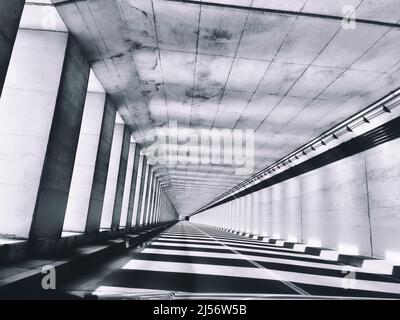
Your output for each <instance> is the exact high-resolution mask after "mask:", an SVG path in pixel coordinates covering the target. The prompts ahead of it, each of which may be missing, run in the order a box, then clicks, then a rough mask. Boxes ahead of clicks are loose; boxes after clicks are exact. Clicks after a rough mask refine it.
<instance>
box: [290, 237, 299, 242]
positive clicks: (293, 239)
mask: <svg viewBox="0 0 400 320" xmlns="http://www.w3.org/2000/svg"><path fill="white" fill-rule="evenodd" d="M288 241H289V242H297V237H296V236H289V237H288Z"/></svg>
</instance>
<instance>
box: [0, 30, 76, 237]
mask: <svg viewBox="0 0 400 320" xmlns="http://www.w3.org/2000/svg"><path fill="white" fill-rule="evenodd" d="M67 42H68V35H67V34H66V33H55V32H44V31H33V30H20V31H19V32H18V35H17V38H16V41H15V46H14V52H13V55H12V58H11V62H10V66H9V70H8V73H7V78H6V83H5V86H4V89H3V93H2V96H1V99H0V135H1V137H0V181H1V183H0V202H1V204H2V205H1V206H2V210H1V212H0V218H1V219H0V220H1V224H0V233H2V234H8V235H10V236H15V237H21V238H28V236H29V231H30V228H31V223H32V216H33V212H34V210H35V203H36V198H37V193H38V188H39V182H40V177H41V174H42V168H43V162H44V159H45V156H46V148H47V145H48V141H49V133H50V128H51V126H52V122H53V114H54V111H55V108H56V103H57V97H58V92H59V89H60V81H61V78H62V77H66V73H65V72H64V73H63V62H64V59H65V52H66V47H67ZM26 70H30V71H29V72H26ZM78 92H79V91H78ZM74 95H75V94H74ZM60 100H61V98H60ZM32 110H34V112H32Z"/></svg>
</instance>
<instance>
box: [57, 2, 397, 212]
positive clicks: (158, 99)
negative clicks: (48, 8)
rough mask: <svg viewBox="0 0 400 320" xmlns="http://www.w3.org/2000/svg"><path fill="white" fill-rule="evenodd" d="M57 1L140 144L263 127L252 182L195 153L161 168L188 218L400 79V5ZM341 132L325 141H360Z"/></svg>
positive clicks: (256, 142)
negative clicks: (159, 132) (166, 131)
mask: <svg viewBox="0 0 400 320" xmlns="http://www.w3.org/2000/svg"><path fill="white" fill-rule="evenodd" d="M52 2H53V3H54V4H55V6H56V8H57V10H58V12H59V14H60V16H61V18H62V19H63V21H64V22H65V24H66V25H67V27H68V29H69V30H70V31H71V33H72V34H73V35H74V37H75V38H76V39H77V40H78V42H79V44H80V46H81V48H82V49H83V50H84V52H85V54H86V56H87V58H88V60H89V61H90V62H91V64H92V67H93V70H94V72H95V73H96V75H97V77H98V78H99V80H100V82H101V83H102V85H103V87H104V89H105V90H106V91H107V92H108V93H109V94H110V97H111V99H112V101H113V103H114V104H115V106H116V107H117V108H118V111H119V113H120V114H121V116H122V118H123V119H124V121H125V123H127V124H128V125H129V127H130V129H132V131H133V136H134V139H135V141H137V142H138V143H139V144H140V145H141V147H147V146H149V145H151V143H152V142H151V141H150V142H149V141H147V140H146V135H148V134H149V132H151V130H153V129H155V128H159V127H168V126H169V125H170V123H171V121H177V122H178V126H179V128H191V129H206V130H210V129H218V130H219V129H252V130H254V150H255V153H254V172H251V173H248V174H246V175H236V174H235V170H236V167H235V166H233V165H231V164H224V163H222V164H214V163H197V164H195V163H190V162H188V161H184V160H185V157H183V159H181V158H180V159H179V161H178V163H174V164H168V163H166V164H157V165H155V166H154V170H156V172H157V175H158V176H159V177H160V179H161V180H162V181H163V182H162V184H163V186H165V187H166V191H167V193H168V196H169V198H170V199H171V201H172V202H173V203H174V206H175V207H176V209H177V210H178V212H179V213H180V214H181V215H187V214H191V213H193V212H196V211H197V210H198V209H199V208H204V207H205V206H206V205H207V204H209V203H212V202H213V200H214V199H215V197H216V196H217V195H219V194H223V193H224V192H225V191H226V190H232V188H234V187H235V186H237V185H238V184H239V183H241V182H243V181H246V179H248V178H250V177H252V176H253V175H254V173H256V172H261V170H263V169H264V168H270V169H271V170H272V168H271V166H272V165H273V164H278V161H279V160H280V159H283V158H284V157H285V156H286V155H288V154H290V153H291V152H292V151H293V150H297V149H298V148H299V147H300V146H302V145H305V144H306V143H307V142H309V141H311V140H312V139H314V138H315V137H318V136H320V135H321V134H322V133H323V132H325V131H326V129H327V128H331V127H334V126H335V125H337V124H339V123H341V122H343V121H344V120H346V119H348V118H349V117H351V116H352V115H354V114H356V113H358V112H360V111H361V110H364V109H365V108H366V107H367V106H370V105H372V104H373V103H374V102H376V101H378V100H379V99H382V97H385V96H387V94H388V92H392V91H394V90H396V89H398V83H399V81H400V72H399V71H400V64H399V62H400V47H399V46H398V45H397V44H398V43H399V42H400V25H399V19H400V18H399V17H398V16H397V12H399V6H400V3H399V1H398V0H387V1H372V0H364V1H361V0H354V1H350V4H349V3H347V2H346V1H345V2H343V1H325V0H312V1H310V0H309V1H306V0H287V1H283V0H282V1H264V0H253V1H251V0H243V1H223V0H222V1H208V2H205V1H201V2H200V1H167V0H119V1H110V0H96V1H89V0H86V1H72V0H68V1H65V0H64V1H63V0H53V1H52ZM238 5H239V6H238ZM344 5H347V11H345V12H344V11H343V8H344ZM349 6H352V8H354V9H356V18H357V20H356V21H353V22H355V28H350V29H349V28H345V27H343V23H342V22H343V21H342V18H343V17H344V16H346V17H347V16H348V15H349V14H350V15H351V14H352V12H351V11H349V10H348V9H349ZM104 17H107V19H105V18H104ZM366 116H368V115H366ZM371 123H372V121H371ZM360 128H361V127H360ZM353 131H354V134H356V130H353ZM335 135H336V136H337V137H338V138H339V139H334V140H338V141H336V142H335V141H334V140H333V141H328V140H329V139H331V138H332V137H333V135H331V138H329V139H328V140H326V139H323V140H322V141H323V142H324V143H325V144H326V145H327V146H329V147H330V146H333V145H334V143H339V142H342V141H344V139H345V136H346V135H349V136H351V135H352V133H346V134H345V135H341V136H340V137H339V136H338V134H336V133H335ZM325 138H326V137H325ZM320 144H322V142H321V143H313V144H312V146H313V147H314V148H315V149H316V150H318V149H319V150H323V148H326V146H324V145H323V144H322V146H321V145H320ZM305 152H306V153H307V154H308V155H307V156H304V157H309V156H311V154H313V152H315V151H312V152H311V153H310V152H307V151H305ZM318 152H319V151H318ZM314 154H315V153H314ZM300 159H301V158H300ZM303 159H305V158H303ZM295 160H296V161H297V159H295ZM295 160H293V159H292V158H290V161H292V164H290V165H293V163H295ZM300 161H303V160H300ZM287 162H288V159H287V160H286V162H285V166H284V167H288V166H289V164H288V163H287ZM281 165H283V163H281V164H279V167H280V168H279V169H278V168H277V166H276V168H275V171H276V170H282V168H281ZM264 173H265V172H264ZM265 177H266V176H265ZM255 182H256V181H254V183H255ZM194 186H195V187H194ZM229 194H231V192H229ZM188 199H190V201H189V200H188Z"/></svg>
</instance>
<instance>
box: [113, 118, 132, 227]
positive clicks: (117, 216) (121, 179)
mask: <svg viewBox="0 0 400 320" xmlns="http://www.w3.org/2000/svg"><path fill="white" fill-rule="evenodd" d="M122 141H123V142H122V150H121V160H120V163H119V169H118V182H117V191H116V195H115V202H114V212H113V218H112V224H111V229H113V230H115V229H119V222H120V220H121V211H122V202H123V198H124V191H125V180H126V170H127V167H128V155H129V147H130V141H131V131H130V130H129V128H128V127H127V126H125V129H124V137H123V140H122ZM128 194H129V193H128Z"/></svg>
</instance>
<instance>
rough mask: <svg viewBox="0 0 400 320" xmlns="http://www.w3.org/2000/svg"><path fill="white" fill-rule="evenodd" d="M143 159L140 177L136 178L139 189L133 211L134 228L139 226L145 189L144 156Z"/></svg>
mask: <svg viewBox="0 0 400 320" xmlns="http://www.w3.org/2000/svg"><path fill="white" fill-rule="evenodd" d="M141 157H143V165H142V170H140V176H138V179H140V187H139V193H138V202H137V207H136V210H135V215H136V222H135V226H136V227H138V226H139V225H140V221H141V220H140V218H141V217H140V215H141V212H142V211H141V210H142V203H143V193H144V189H145V186H146V185H145V182H146V173H147V167H148V165H147V159H146V157H144V156H141Z"/></svg>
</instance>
